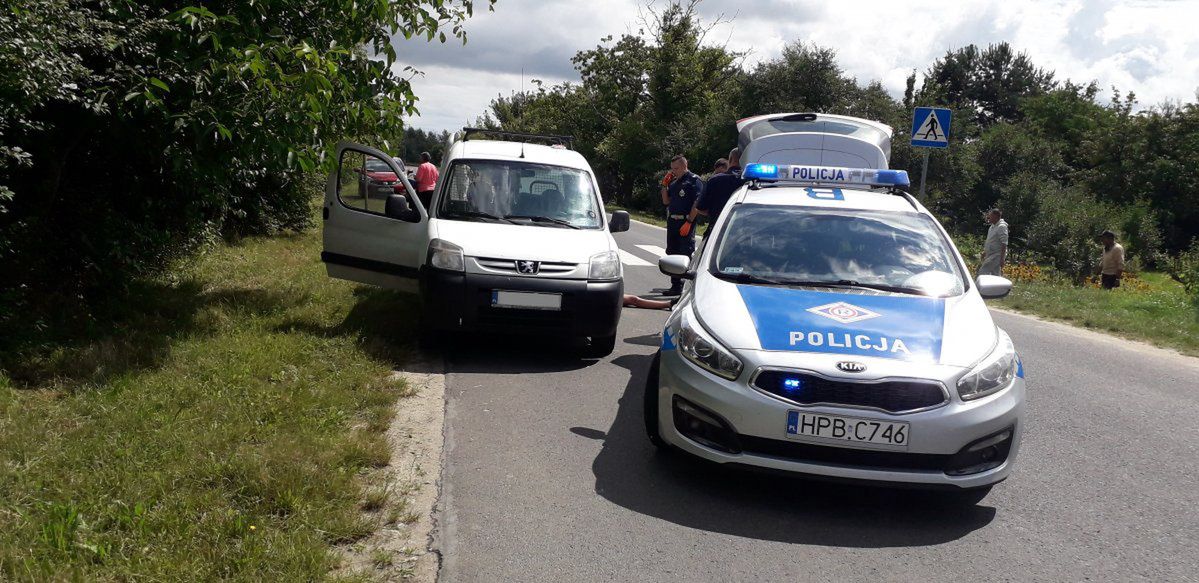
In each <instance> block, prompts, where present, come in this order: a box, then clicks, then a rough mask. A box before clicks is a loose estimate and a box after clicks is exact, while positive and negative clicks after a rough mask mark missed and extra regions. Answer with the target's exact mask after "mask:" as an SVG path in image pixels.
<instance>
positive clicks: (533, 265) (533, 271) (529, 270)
mask: <svg viewBox="0 0 1199 583" xmlns="http://www.w3.org/2000/svg"><path fill="white" fill-rule="evenodd" d="M538 271H541V263H538V262H537V261H517V262H516V272H517V273H523V274H526V275H537V272H538Z"/></svg>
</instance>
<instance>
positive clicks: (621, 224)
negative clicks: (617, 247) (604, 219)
mask: <svg viewBox="0 0 1199 583" xmlns="http://www.w3.org/2000/svg"><path fill="white" fill-rule="evenodd" d="M627 230H629V213H628V212H627V211H616V212H614V213H612V219H611V220H609V221H608V231H609V232H611V233H623V232H625V231H627Z"/></svg>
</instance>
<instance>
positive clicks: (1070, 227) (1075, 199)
mask: <svg viewBox="0 0 1199 583" xmlns="http://www.w3.org/2000/svg"><path fill="white" fill-rule="evenodd" d="M1040 206H1041V210H1040V213H1038V214H1037V216H1036V218H1035V219H1033V220H1032V223H1031V224H1029V226H1028V229H1027V233H1028V239H1027V245H1028V249H1029V250H1031V251H1034V252H1035V253H1037V254H1038V255H1040V256H1042V257H1045V258H1046V259H1047V260H1048V261H1049V262H1050V263H1051V264H1052V265H1053V267H1054V268H1055V269H1057V270H1058V271H1060V272H1062V273H1063V274H1064V275H1066V276H1067V277H1069V278H1070V279H1071V280H1072V281H1073V282H1074V283H1076V284H1082V283H1083V282H1084V281H1085V280H1086V278H1087V276H1088V275H1091V274H1092V273H1094V271H1095V268H1096V267H1097V266H1098V262H1099V256H1100V255H1101V251H1100V247H1099V245H1098V243H1097V241H1096V238H1097V237H1098V236H1099V233H1100V232H1102V231H1103V230H1104V229H1107V228H1109V227H1110V226H1111V225H1113V224H1116V223H1117V221H1116V220H1115V219H1116V218H1117V216H1118V212H1117V211H1116V209H1114V208H1113V207H1111V206H1109V205H1106V204H1104V203H1102V202H1099V201H1098V200H1095V198H1094V197H1092V196H1090V195H1089V194H1087V193H1086V192H1084V191H1083V190H1081V189H1080V188H1077V187H1070V188H1060V189H1057V190H1056V191H1052V190H1050V189H1046V190H1045V191H1044V196H1043V197H1042V198H1041V204H1040Z"/></svg>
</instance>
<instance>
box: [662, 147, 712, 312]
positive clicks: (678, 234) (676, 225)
mask: <svg viewBox="0 0 1199 583" xmlns="http://www.w3.org/2000/svg"><path fill="white" fill-rule="evenodd" d="M702 192H703V181H702V180H700V178H699V175H697V174H695V173H694V172H691V171H690V170H688V169H687V159H686V158H684V157H683V156H682V155H681V154H680V155H678V156H675V157H674V158H671V160H670V173H668V174H667V175H666V178H664V179H663V180H662V204H664V205H666V212H667V216H666V254H667V255H686V256H687V257H691V253H693V252H694V251H695V231H694V230H693V229H691V226H692V222H691V221H689V220H688V217H689V216H690V215H691V210H692V209H693V208H694V207H695V201H696V200H697V199H698V198H699V195H700V193H702ZM681 293H683V280H682V279H680V278H677V277H672V278H670V289H669V290H668V291H667V292H666V294H665V295H668V296H677V295H679V294H681Z"/></svg>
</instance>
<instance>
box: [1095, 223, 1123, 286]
mask: <svg viewBox="0 0 1199 583" xmlns="http://www.w3.org/2000/svg"><path fill="white" fill-rule="evenodd" d="M1099 240H1100V241H1103V258H1102V259H1100V260H1099V279H1100V283H1101V284H1102V285H1103V289H1114V288H1117V287H1120V279H1121V278H1122V277H1124V246H1123V245H1120V244H1119V243H1117V242H1116V234H1115V233H1113V232H1111V231H1104V232H1103V233H1102V234H1100V235H1099Z"/></svg>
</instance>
